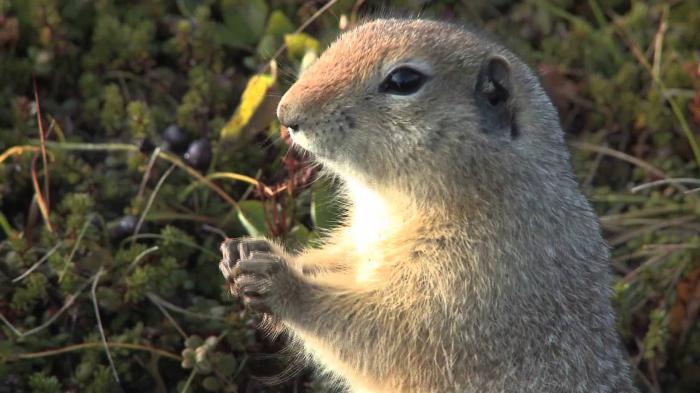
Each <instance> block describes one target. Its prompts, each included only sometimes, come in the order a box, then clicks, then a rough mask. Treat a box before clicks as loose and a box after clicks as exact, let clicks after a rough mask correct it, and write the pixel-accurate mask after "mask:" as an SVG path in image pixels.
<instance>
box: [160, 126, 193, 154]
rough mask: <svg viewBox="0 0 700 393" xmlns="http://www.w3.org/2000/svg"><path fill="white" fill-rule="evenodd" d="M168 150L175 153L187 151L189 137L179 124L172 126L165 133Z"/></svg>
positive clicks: (164, 137)
mask: <svg viewBox="0 0 700 393" xmlns="http://www.w3.org/2000/svg"><path fill="white" fill-rule="evenodd" d="M163 139H164V140H165V144H166V149H168V150H170V151H172V152H174V153H182V152H184V151H185V149H187V144H188V143H189V137H188V136H187V134H186V133H185V132H184V131H182V128H180V127H179V126H178V125H177V124H171V125H170V126H168V128H166V129H165V131H163Z"/></svg>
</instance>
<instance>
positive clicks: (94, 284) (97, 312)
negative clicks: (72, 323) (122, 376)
mask: <svg viewBox="0 0 700 393" xmlns="http://www.w3.org/2000/svg"><path fill="white" fill-rule="evenodd" d="M102 273H104V270H103V269H102V266H100V268H99V269H98V270H97V273H95V278H94V279H93V280H92V290H91V291H90V292H91V293H92V305H93V306H94V308H95V318H96V319H97V329H98V330H99V331H100V337H102V345H103V346H104V348H105V353H106V354H107V360H108V361H109V366H110V367H111V368H112V373H113V374H114V379H115V380H116V381H117V385H120V386H121V381H119V373H117V367H116V366H115V365H114V359H112V354H111V353H110V352H109V346H108V345H107V336H106V335H105V330H104V328H103V327H102V318H100V307H99V305H98V304H97V293H96V292H97V283H98V282H99V280H100V275H102Z"/></svg>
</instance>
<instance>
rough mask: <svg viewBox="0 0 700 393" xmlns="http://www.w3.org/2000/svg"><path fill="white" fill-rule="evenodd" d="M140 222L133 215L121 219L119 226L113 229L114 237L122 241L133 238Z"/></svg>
mask: <svg viewBox="0 0 700 393" xmlns="http://www.w3.org/2000/svg"><path fill="white" fill-rule="evenodd" d="M138 221H139V219H138V218H137V217H136V216H133V215H131V214H129V215H126V216H124V217H122V218H120V219H119V221H118V222H117V224H116V225H115V226H114V227H113V228H112V237H114V238H115V239H117V240H121V239H124V238H125V237H127V236H131V235H132V234H133V233H134V229H136V224H137V223H138Z"/></svg>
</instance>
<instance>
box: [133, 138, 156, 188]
mask: <svg viewBox="0 0 700 393" xmlns="http://www.w3.org/2000/svg"><path fill="white" fill-rule="evenodd" d="M159 153H160V147H156V148H155V150H153V153H152V154H151V158H149V160H148V165H147V166H146V171H145V172H144V173H143V179H141V184H140V185H139V192H138V194H136V197H137V198H138V197H141V196H142V195H143V192H144V190H145V189H146V184H147V183H148V178H149V177H150V176H151V171H152V170H153V165H154V164H155V163H156V159H157V158H158V154H159Z"/></svg>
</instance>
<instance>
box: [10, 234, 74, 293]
mask: <svg viewBox="0 0 700 393" xmlns="http://www.w3.org/2000/svg"><path fill="white" fill-rule="evenodd" d="M61 245H63V243H61V242H58V243H56V245H55V246H53V248H51V249H50V250H49V251H47V252H46V254H44V256H43V257H41V258H40V259H39V260H38V261H36V262H35V263H34V264H33V265H32V266H30V267H29V269H27V270H25V272H24V273H22V274H20V275H19V276H17V277H15V278H14V279H12V282H13V283H15V282H18V281H21V280H22V279H24V278H25V277H27V276H28V275H29V274H30V273H31V272H33V271H34V270H36V269H37V268H38V267H39V266H41V264H42V263H44V262H46V261H47V260H48V259H49V257H50V256H51V255H53V253H55V252H56V251H57V250H58V248H59V247H61Z"/></svg>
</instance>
